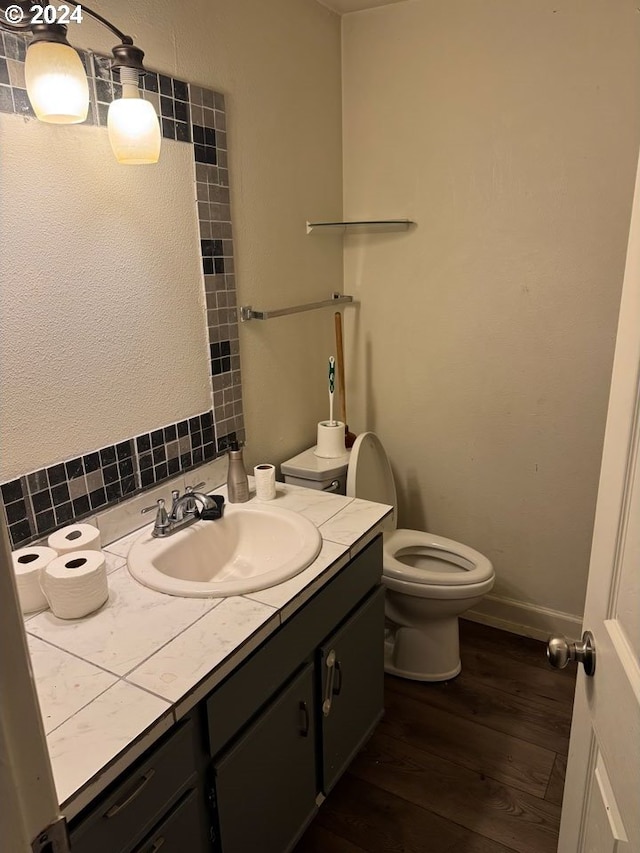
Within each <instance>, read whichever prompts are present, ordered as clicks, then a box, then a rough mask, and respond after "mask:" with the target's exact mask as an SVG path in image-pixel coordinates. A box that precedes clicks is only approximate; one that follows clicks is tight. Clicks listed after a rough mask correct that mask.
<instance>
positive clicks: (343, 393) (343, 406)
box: [334, 311, 356, 448]
mask: <svg viewBox="0 0 640 853" xmlns="http://www.w3.org/2000/svg"><path fill="white" fill-rule="evenodd" d="M334 320H335V327H336V354H337V359H336V361H337V365H338V384H339V385H340V414H341V418H342V420H343V421H344V446H345V447H346V448H349V447H353V442H354V441H355V440H356V436H355V435H354V433H352V432H349V427H348V425H347V389H346V387H345V381H344V350H343V346H342V314H341V313H340V312H339V311H336V313H335V315H334Z"/></svg>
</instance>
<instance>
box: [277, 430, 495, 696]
mask: <svg viewBox="0 0 640 853" xmlns="http://www.w3.org/2000/svg"><path fill="white" fill-rule="evenodd" d="M325 466H328V467H329V468H330V476H329V474H327V475H326V477H325V474H326V472H325V471H324V467H325ZM281 467H282V472H283V474H284V475H285V478H284V479H285V482H295V483H296V484H298V485H305V484H307V485H311V487H312V488H317V489H329V488H330V486H329V483H331V485H333V484H336V483H337V482H339V479H340V473H341V472H342V471H344V470H345V469H346V485H345V489H346V494H347V495H348V496H350V497H356V498H363V499H364V500H368V501H375V502H377V503H383V504H389V505H390V506H392V507H393V511H392V513H391V514H390V516H388V517H387V519H386V520H385V522H384V528H383V568H382V582H383V584H384V586H385V589H386V595H385V620H386V628H385V656H384V657H385V671H386V672H388V673H391V674H392V675H397V676H400V677H401V678H410V679H413V680H415V681H446V680H447V679H450V678H454V677H455V676H456V675H458V673H459V672H460V670H461V663H460V642H459V634H458V616H460V614H462V613H464V612H465V611H466V610H469V609H471V608H472V607H474V606H475V605H476V604H478V603H479V601H480V600H481V599H482V597H483V596H484V595H486V594H487V593H488V592H489V591H490V590H491V589H492V588H493V584H494V580H495V574H494V571H493V566H492V565H491V562H490V561H489V560H488V559H487V558H486V557H484V556H483V555H482V554H480V553H479V552H478V551H475V550H474V549H473V548H469V547H468V546H467V545H462V544H461V543H459V542H455V541H454V540H452V539H445V538H444V537H443V536H436V535H435V534H433V533H426V532H424V531H421V530H404V529H397V527H396V517H397V496H396V487H395V482H394V479H393V472H392V471H391V465H390V464H389V459H388V457H387V454H386V453H385V450H384V447H383V446H382V443H381V442H380V439H379V438H378V437H377V436H376V435H375V434H374V433H372V432H365V433H362V434H361V435H359V436H358V438H357V439H356V441H355V443H354V445H353V448H352V449H351V451H350V453H348V454H346V455H345V457H341V458H340V459H339V460H338V459H334V460H330V461H329V460H328V461H327V462H324V461H319V460H318V457H314V455H313V452H312V450H308V451H305V452H304V453H303V454H300V455H299V456H298V457H294V459H291V460H289V461H288V462H286V463H283V464H282V466H281ZM323 477H325V479H323ZM336 478H337V479H336Z"/></svg>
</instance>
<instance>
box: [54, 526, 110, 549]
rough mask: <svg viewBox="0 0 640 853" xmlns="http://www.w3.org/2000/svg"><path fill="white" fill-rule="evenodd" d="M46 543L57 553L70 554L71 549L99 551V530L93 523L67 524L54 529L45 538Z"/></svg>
mask: <svg viewBox="0 0 640 853" xmlns="http://www.w3.org/2000/svg"><path fill="white" fill-rule="evenodd" d="M47 545H48V546H49V547H50V548H53V549H54V550H55V551H57V553H58V554H71V553H72V552H73V551H99V550H100V531H99V530H98V528H97V527H94V526H93V524H69V525H68V526H67V527H62V528H61V529H60V530H56V531H54V532H53V533H52V534H51V536H49V538H48V539H47Z"/></svg>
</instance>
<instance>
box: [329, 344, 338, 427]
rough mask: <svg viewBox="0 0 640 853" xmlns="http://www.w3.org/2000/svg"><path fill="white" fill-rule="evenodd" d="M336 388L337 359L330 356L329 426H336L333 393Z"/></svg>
mask: <svg viewBox="0 0 640 853" xmlns="http://www.w3.org/2000/svg"><path fill="white" fill-rule="evenodd" d="M335 390H336V360H335V358H334V357H333V356H330V358H329V426H335V421H334V419H333V395H334V392H335Z"/></svg>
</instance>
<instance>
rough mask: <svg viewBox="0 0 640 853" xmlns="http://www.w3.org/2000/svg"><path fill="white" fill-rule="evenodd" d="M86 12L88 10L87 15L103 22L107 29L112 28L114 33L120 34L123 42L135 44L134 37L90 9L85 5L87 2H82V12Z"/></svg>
mask: <svg viewBox="0 0 640 853" xmlns="http://www.w3.org/2000/svg"><path fill="white" fill-rule="evenodd" d="M85 12H86V13H87V15H89V16H90V17H91V18H95V20H96V21H98V22H99V23H101V24H102V25H103V26H105V27H106V28H107V29H109V30H111V32H112V33H113V34H114V35H116V36H118V38H119V39H120V41H121V42H122V44H130V45H132V44H133V39H132V38H131V36H127V35H125V34H124V33H123V32H121V31H120V30H119V29H118V28H117V27H114V26H113V24H112V23H110V22H109V21H107V19H106V18H103V17H102V15H99V14H98V13H97V12H94V11H93V9H90V8H89V7H88V6H85V4H84V3H83V4H82V14H84V13H85Z"/></svg>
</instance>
